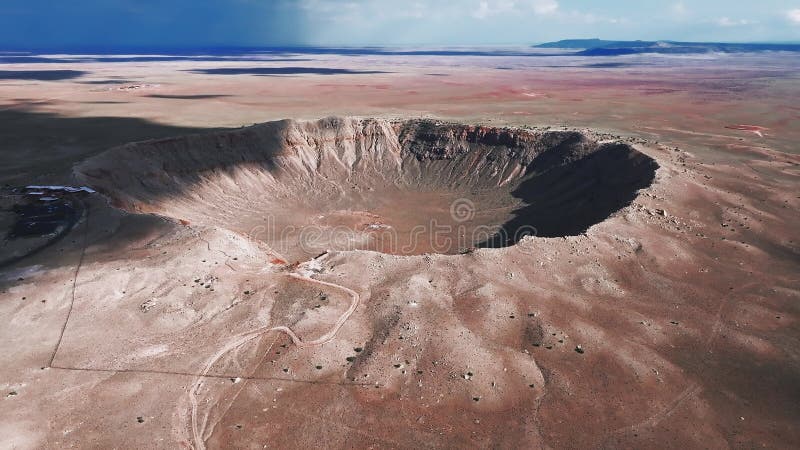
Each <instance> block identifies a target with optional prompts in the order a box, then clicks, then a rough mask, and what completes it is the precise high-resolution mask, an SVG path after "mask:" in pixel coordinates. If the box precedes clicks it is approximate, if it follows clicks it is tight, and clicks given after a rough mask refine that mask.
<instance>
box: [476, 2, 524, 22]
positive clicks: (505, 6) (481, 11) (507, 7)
mask: <svg viewBox="0 0 800 450" xmlns="http://www.w3.org/2000/svg"><path fill="white" fill-rule="evenodd" d="M515 7H516V4H515V2H513V1H509V0H505V1H504V0H501V1H481V2H480V3H478V9H476V10H475V11H473V12H472V17H475V18H477V19H485V18H487V17H489V16H494V15H497V14H503V13H507V12H510V11H513V10H514V9H515Z"/></svg>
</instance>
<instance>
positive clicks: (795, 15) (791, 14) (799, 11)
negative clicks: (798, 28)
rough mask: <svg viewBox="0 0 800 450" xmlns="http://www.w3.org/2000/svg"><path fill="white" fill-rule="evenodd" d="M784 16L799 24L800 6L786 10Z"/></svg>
mask: <svg viewBox="0 0 800 450" xmlns="http://www.w3.org/2000/svg"><path fill="white" fill-rule="evenodd" d="M786 18H787V19H789V21H790V22H792V23H793V24H795V25H800V8H797V9H793V10H791V11H786Z"/></svg>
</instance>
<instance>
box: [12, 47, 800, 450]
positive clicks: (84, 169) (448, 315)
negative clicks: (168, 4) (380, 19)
mask: <svg viewBox="0 0 800 450" xmlns="http://www.w3.org/2000/svg"><path fill="white" fill-rule="evenodd" d="M5 57H6V59H5V63H4V64H2V67H0V136H1V137H2V139H0V161H1V162H2V164H0V184H2V185H4V187H3V191H2V197H0V201H1V202H2V205H0V206H2V210H1V211H0V226H2V229H0V233H2V234H0V235H2V236H4V241H3V244H2V245H3V247H2V250H0V320H2V321H3V326H2V327H0V388H2V399H1V400H2V402H3V407H2V408H0V447H3V448H69V447H80V448H195V449H199V448H300V447H303V448H307V447H312V446H315V447H323V448H429V447H432V448H439V447H460V448H485V447H491V448H512V447H515V448H796V447H797V446H798V445H800V426H799V425H800V408H799V407H798V405H800V350H798V349H800V324H799V323H798V320H800V306H799V305H800V303H798V302H800V245H799V244H800V232H798V230H800V214H798V207H800V189H798V186H799V184H800V183H798V181H799V178H798V177H800V147H798V145H800V144H798V143H800V106H798V105H797V99H798V98H800V75H798V74H800V70H799V69H800V60H798V58H797V57H796V56H795V55H794V54H788V55H787V54H785V53H757V54H756V53H754V54H749V53H743V54H707V55H691V56H665V55H661V56H651V55H631V56H622V57H608V58H606V57H575V56H564V55H557V54H555V53H553V54H547V52H532V51H529V50H526V49H493V50H492V51H487V50H485V49H460V50H458V51H446V52H445V51H437V52H434V51H360V52H359V51H346V50H339V51H336V50H330V49H328V50H325V51H322V50H318V51H313V50H307V51H299V50H285V51H281V52H277V51H271V52H242V53H237V54H226V55H216V56H215V55H198V54H194V55H178V56H175V55H163V56H154V55H124V56H121V55H37V56H36V57H32V56H25V55H23V56H20V55H5ZM548 155H553V157H552V158H549V157H547V156H548ZM542 167H546V168H547V170H544V169H541V168H542ZM551 167H552V168H551ZM564 167H566V168H567V169H564V170H562V169H563V168H564ZM537 170H538V172H537ZM556 170H561V171H560V172H557V171H556ZM540 172H541V173H540ZM548 174H549V175H548ZM537 177H538V178H537ZM28 186H45V188H27V189H26V187H28ZM47 186H75V187H82V186H86V187H88V188H90V189H88V190H85V191H79V192H65V191H64V190H59V189H55V190H54V189H50V188H46V187H47ZM42 196H45V197H47V198H48V199H50V198H52V200H45V201H44V202H43V201H42V199H41V198H40V197H42ZM49 202H51V203H53V204H55V205H58V207H56V208H55V209H53V210H50V211H48V212H47V213H46V214H45V215H47V216H48V217H49V219H48V220H50V219H52V218H53V217H56V219H53V220H56V221H57V222H58V223H56V224H55V225H54V228H53V229H52V230H50V229H48V230H47V231H48V233H38V234H37V233H36V232H35V230H33V231H31V232H30V233H27V234H26V233H21V232H20V228H19V225H18V224H19V221H20V220H23V219H24V215H25V214H26V213H25V211H28V213H30V214H33V215H34V216H36V214H39V213H40V211H39V210H36V209H35V208H34V210H33V213H31V211H32V210H31V209H30V207H31V205H34V206H36V205H39V208H41V204H42V203H44V204H49ZM458 202H461V204H459V203H458ZM15 205H17V207H16V208H15ZM19 205H23V207H20V206H19ZM25 205H28V207H29V208H28V209H26V208H25V207H24V206H25ZM454 205H455V206H454ZM464 205H466V209H465V210H461V209H459V208H460V207H461V206H464ZM531 205H533V206H531ZM537 205H539V206H537ZM542 205H543V206H542ZM531 207H534V209H526V208H531ZM590 210H591V211H593V212H592V213H591V214H589V213H585V211H590ZM21 211H22V212H21ZM37 211H39V212H37ZM462 213H466V214H467V216H466V218H465V219H463V220H462V218H461V216H459V214H462ZM533 213H535V214H533ZM520 217H522V218H523V219H524V220H526V224H527V225H531V224H533V225H536V226H535V227H533V228H534V229H535V230H536V231H539V230H542V231H543V232H541V233H537V232H532V233H526V234H525V235H522V236H513V237H510V238H508V239H505V240H504V241H503V242H502V243H500V244H499V245H494V244H491V245H482V244H486V241H483V242H478V241H476V240H470V239H467V240H466V241H465V242H461V241H459V236H460V234H459V233H458V232H457V231H458V230H460V228H456V232H454V231H453V229H452V228H450V231H449V233H450V234H447V233H446V236H445V238H447V239H449V240H446V244H447V245H444V246H443V247H442V246H439V245H436V244H437V242H434V240H432V239H428V240H425V239H423V240H422V241H417V240H414V239H412V237H410V236H414V235H413V234H412V233H411V232H410V231H409V230H412V229H414V227H415V226H419V225H422V226H423V228H424V226H426V224H429V222H427V220H429V219H431V218H438V219H440V222H441V223H443V224H446V225H451V226H456V227H458V226H461V225H462V224H463V225H468V227H467V228H466V229H465V230H466V232H468V233H471V232H472V231H473V230H474V229H475V228H477V227H480V226H484V225H497V224H513V223H515V222H514V221H515V219H517V218H520ZM570 218H574V220H575V221H578V225H577V228H576V227H575V226H568V224H569V222H570V220H569V219H570ZM34 219H35V217H34ZM448 220H449V221H450V222H448ZM520 220H522V219H520ZM262 222H263V223H262ZM48 223H49V222H48ZM265 224H266V225H265ZM292 224H296V225H298V228H295V229H294V231H291V232H289V233H280V232H281V231H284V230H286V229H287V228H288V227H289V226H291V225H292ZM29 225H31V226H33V225H36V223H35V220H34V221H33V222H29ZM310 227H315V228H313V230H314V231H315V233H312V234H311V237H310V238H309V237H308V236H305V235H303V233H302V231H303V230H304V229H305V228H310ZM33 228H36V227H35V226H34V227H33ZM517 228H519V227H516V228H514V230H517ZM387 229H390V230H400V231H399V233H400V236H401V237H402V238H401V239H400V240H401V241H402V242H401V244H402V245H399V246H387V245H385V242H383V241H379V242H377V243H376V242H375V241H374V240H371V239H372V238H371V235H370V233H372V232H374V231H375V230H387ZM507 229H508V228H507ZM276 230H277V231H276ZM331 230H334V231H341V230H345V232H344V238H343V239H336V238H337V237H339V238H341V237H342V236H332V235H331ZM276 233H277V234H279V236H278V235H276ZM453 242H457V245H456V244H453ZM462 244H463V245H462Z"/></svg>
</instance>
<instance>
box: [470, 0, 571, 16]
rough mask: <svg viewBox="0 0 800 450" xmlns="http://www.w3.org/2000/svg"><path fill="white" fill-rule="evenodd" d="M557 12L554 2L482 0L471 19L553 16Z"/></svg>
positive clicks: (538, 0)
mask: <svg viewBox="0 0 800 450" xmlns="http://www.w3.org/2000/svg"><path fill="white" fill-rule="evenodd" d="M556 11H558V2H557V1H556V0H526V1H515V0H482V1H480V2H479V3H478V8H477V9H475V10H474V11H472V17H475V18H477V19H485V18H487V17H491V16H496V15H500V14H509V13H515V14H527V13H531V12H533V13H534V14H536V15H538V16H544V15H549V14H553V13H555V12H556Z"/></svg>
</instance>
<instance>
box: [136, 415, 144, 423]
mask: <svg viewBox="0 0 800 450" xmlns="http://www.w3.org/2000/svg"><path fill="white" fill-rule="evenodd" d="M136 421H137V422H139V423H144V417H142V416H139V417H137V418H136Z"/></svg>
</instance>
